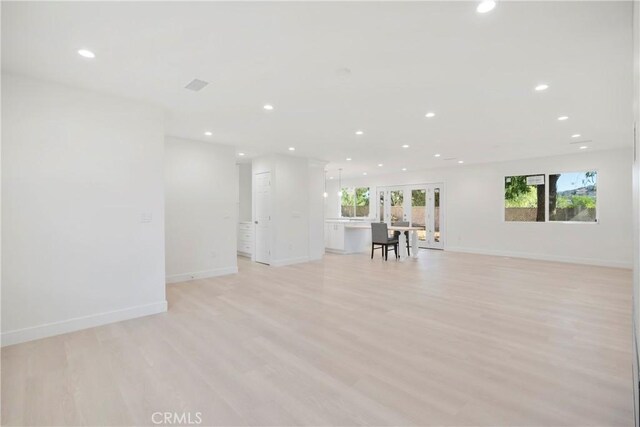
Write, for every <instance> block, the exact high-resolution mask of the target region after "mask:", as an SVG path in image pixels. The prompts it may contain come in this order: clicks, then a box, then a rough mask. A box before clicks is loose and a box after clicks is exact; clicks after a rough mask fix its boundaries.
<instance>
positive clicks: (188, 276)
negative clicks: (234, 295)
mask: <svg viewBox="0 0 640 427" xmlns="http://www.w3.org/2000/svg"><path fill="white" fill-rule="evenodd" d="M237 272H238V266H237V265H236V266H234V267H223V268H215V269H213V270H205V271H195V272H192V273H182V274H172V275H171V276H167V278H166V280H165V281H166V282H167V283H180V282H187V281H189V280H196V279H207V278H209V277H216V276H226V275H227V274H236V273H237Z"/></svg>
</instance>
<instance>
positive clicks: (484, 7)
mask: <svg viewBox="0 0 640 427" xmlns="http://www.w3.org/2000/svg"><path fill="white" fill-rule="evenodd" d="M495 7H496V2H495V1H493V0H484V1H482V2H481V3H480V4H479V5H478V7H477V8H476V11H477V12H478V13H487V12H491V11H492V10H493V9H494V8H495Z"/></svg>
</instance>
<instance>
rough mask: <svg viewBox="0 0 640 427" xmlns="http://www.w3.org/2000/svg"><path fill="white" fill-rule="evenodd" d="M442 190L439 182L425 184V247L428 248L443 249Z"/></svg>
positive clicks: (442, 187)
mask: <svg viewBox="0 0 640 427" xmlns="http://www.w3.org/2000/svg"><path fill="white" fill-rule="evenodd" d="M443 190H444V186H443V185H442V184H441V183H439V184H429V185H427V201H426V202H427V222H426V236H425V238H426V242H425V247H427V248H430V249H444V222H443V216H444V210H443V200H444V199H443V196H444V191H443Z"/></svg>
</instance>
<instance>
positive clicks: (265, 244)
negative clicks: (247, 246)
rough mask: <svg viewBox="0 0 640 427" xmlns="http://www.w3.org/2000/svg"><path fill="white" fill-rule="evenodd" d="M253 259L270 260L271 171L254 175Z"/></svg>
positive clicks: (264, 262) (265, 262) (266, 261)
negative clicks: (254, 231) (254, 246)
mask: <svg viewBox="0 0 640 427" xmlns="http://www.w3.org/2000/svg"><path fill="white" fill-rule="evenodd" d="M255 184H256V185H255V189H254V192H255V193H254V194H255V218H254V222H255V229H256V233H255V242H256V243H255V244H256V248H255V260H256V262H261V263H263V264H269V263H270V262H271V232H270V228H271V173H270V172H264V173H258V174H256V175H255Z"/></svg>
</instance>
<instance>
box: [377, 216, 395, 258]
mask: <svg viewBox="0 0 640 427" xmlns="http://www.w3.org/2000/svg"><path fill="white" fill-rule="evenodd" d="M376 245H377V246H378V247H376ZM389 247H391V248H392V249H393V253H394V254H395V256H396V259H398V238H397V237H389V229H388V228H387V224H385V223H384V222H372V223H371V259H373V251H374V250H376V249H382V258H383V259H384V260H385V261H386V260H387V259H389Z"/></svg>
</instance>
